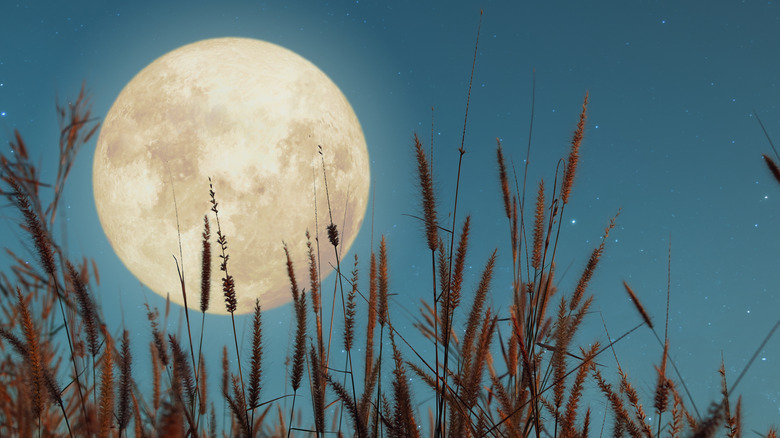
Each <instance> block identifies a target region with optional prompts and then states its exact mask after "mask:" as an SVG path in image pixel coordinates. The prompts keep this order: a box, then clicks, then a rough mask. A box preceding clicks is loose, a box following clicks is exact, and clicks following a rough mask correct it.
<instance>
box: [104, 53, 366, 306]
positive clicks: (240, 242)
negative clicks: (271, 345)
mask: <svg viewBox="0 0 780 438" xmlns="http://www.w3.org/2000/svg"><path fill="white" fill-rule="evenodd" d="M318 145H322V150H323V154H322V156H321V155H320V154H319V153H318V147H317V146H318ZM322 159H324V161H325V171H326V172H327V186H328V191H329V194H330V205H331V209H332V215H333V222H334V223H335V224H336V225H337V226H338V230H339V233H340V243H339V250H340V252H341V253H342V255H344V254H346V251H347V250H348V249H349V246H350V245H351V244H352V242H353V241H354V240H355V237H356V235H357V232H358V230H359V229H360V225H361V223H362V220H363V216H364V213H365V211H366V204H367V200H368V192H369V181H370V176H369V164H368V151H367V148H366V142H365V138H364V137H363V131H362V129H361V127H360V123H359V122H358V119H357V117H356V115H355V113H354V111H353V110H352V107H351V106H350V104H349V102H348V101H347V99H346V98H345V97H344V95H343V94H342V93H341V91H340V90H339V89H338V87H337V86H336V85H335V84H334V83H333V82H332V81H331V80H330V79H329V78H328V77H327V76H326V75H325V74H324V73H323V72H322V71H320V70H319V69H318V68H317V67H316V66H314V65H313V64H312V63H310V62H309V61H307V60H305V59H304V58H302V57H300V56H299V55H297V54H295V53H293V52H291V51H289V50H287V49H284V48H282V47H279V46H277V45H274V44H271V43H268V42H264V41H259V40H253V39H246V38H217V39H209V40H203V41H199V42H195V43H192V44H189V45H186V46H183V47H181V48H178V49H176V50H173V51H172V52H169V53H167V54H166V55H163V56H162V57H160V58H158V59H157V60H155V61H154V62H152V63H151V64H149V65H148V66H147V67H146V68H144V69H143V70H142V71H141V72H140V73H138V74H137V75H136V76H135V77H134V78H133V79H132V80H131V81H130V82H129V83H128V84H127V85H126V86H125V88H124V89H123V90H122V92H121V93H120V94H119V96H118V97H117V99H116V101H115V102H114V104H113V105H112V107H111V109H110V110H109V112H108V115H107V116H106V118H105V121H104V123H103V126H102V128H101V132H100V135H99V138H98V142H97V149H96V151H95V159H94V163H93V184H94V196H95V204H96V206H97V211H98V216H99V217H100V223H101V225H102V227H103V230H104V231H105V233H106V236H107V237H108V240H109V241H110V243H111V245H112V247H113V248H114V251H115V252H116V254H117V255H118V256H119V258H120V259H121V260H122V262H123V263H124V264H125V266H126V267H127V268H128V269H129V270H130V271H131V272H132V273H133V274H134V275H135V276H136V277H137V278H138V279H139V280H140V281H141V282H143V283H144V284H145V285H146V286H147V287H148V288H149V289H151V290H152V291H154V292H155V293H157V294H159V295H161V296H163V297H164V296H166V294H170V299H171V301H173V302H176V303H179V304H182V305H183V303H184V301H183V298H182V293H181V285H180V282H179V277H178V275H177V271H176V264H175V261H174V258H173V256H175V257H176V258H177V259H179V240H178V231H177V214H176V210H175V208H174V205H177V206H178V222H179V230H180V232H181V246H182V253H183V266H184V274H185V280H186V284H187V304H188V305H189V306H190V307H191V308H194V309H197V308H199V306H200V274H201V248H202V233H203V217H204V215H206V214H208V216H209V223H210V225H211V234H212V237H211V242H212V269H211V300H210V306H209V312H213V313H223V314H224V313H226V310H225V302H224V298H223V295H222V287H221V278H222V274H223V273H222V272H221V271H220V270H219V263H220V261H221V259H220V258H219V257H218V255H219V254H220V252H219V245H218V244H217V243H216V223H215V221H214V214H213V213H212V212H211V211H210V207H211V204H210V202H209V200H210V198H209V180H208V177H211V179H212V180H213V184H214V190H215V192H216V199H217V202H218V203H219V205H218V208H219V220H220V224H221V227H222V232H223V233H224V234H225V235H226V237H227V243H228V251H227V252H228V255H229V257H230V258H229V262H228V270H229V272H230V274H231V275H232V276H233V277H234V278H235V284H236V295H237V298H238V308H237V310H236V313H247V312H250V311H252V309H253V308H254V302H255V298H259V299H260V303H261V305H262V306H263V308H264V309H270V308H274V307H277V306H280V305H282V304H285V303H286V302H288V301H290V300H291V295H290V283H289V279H288V277H287V270H286V265H285V262H286V259H285V256H284V250H283V246H282V242H286V243H287V245H288V247H289V249H290V253H291V255H292V256H293V262H294V264H295V268H296V269H295V271H296V276H297V277H298V284H299V285H300V286H306V289H307V290H308V283H309V282H308V278H309V276H308V253H307V247H306V237H305V232H306V230H307V229H308V230H309V231H310V232H311V234H312V244H313V245H316V242H314V238H315V236H319V241H320V242H321V249H322V250H321V257H322V259H321V263H320V266H321V267H322V270H323V271H324V272H323V274H325V275H327V272H329V271H330V270H331V268H330V266H331V264H333V265H334V266H335V254H334V251H333V248H332V246H330V244H329V243H328V239H327V232H326V230H325V227H326V226H327V225H328V224H329V223H330V218H329V215H328V206H327V202H326V197H325V195H326V193H325V181H324V178H323V170H322V161H321V160H322ZM174 193H175V198H176V199H175V200H176V202H175V203H174ZM315 193H316V207H317V211H318V216H319V219H318V221H317V222H318V223H317V224H315ZM317 226H318V227H319V229H317V228H316V227H317ZM179 263H182V260H180V261H179ZM349 269H351V267H350V268H349ZM323 277H324V275H323Z"/></svg>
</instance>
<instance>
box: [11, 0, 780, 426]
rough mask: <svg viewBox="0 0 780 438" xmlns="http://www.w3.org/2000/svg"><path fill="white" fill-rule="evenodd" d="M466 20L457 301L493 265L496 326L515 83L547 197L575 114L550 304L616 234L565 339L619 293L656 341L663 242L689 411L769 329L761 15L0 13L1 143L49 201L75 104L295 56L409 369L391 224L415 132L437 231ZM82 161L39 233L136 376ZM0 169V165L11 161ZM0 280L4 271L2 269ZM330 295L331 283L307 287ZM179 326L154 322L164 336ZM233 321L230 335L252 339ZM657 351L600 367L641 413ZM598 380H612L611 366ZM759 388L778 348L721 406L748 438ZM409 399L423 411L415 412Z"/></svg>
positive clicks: (600, 407) (132, 326)
mask: <svg viewBox="0 0 780 438" xmlns="http://www.w3.org/2000/svg"><path fill="white" fill-rule="evenodd" d="M480 10H484V14H483V15H482V18H481V20H482V24H481V34H480V39H479V47H478V50H477V55H476V66H475V70H474V77H473V87H472V90H471V100H470V106H469V116H468V121H467V123H466V133H465V141H464V146H465V149H466V151H467V154H466V155H465V156H464V162H463V169H462V175H461V183H462V185H461V192H460V197H459V200H458V202H459V207H458V209H459V210H458V218H457V219H456V222H458V223H460V221H461V219H462V218H463V215H464V214H471V215H472V219H473V221H474V227H473V234H472V246H471V250H470V254H469V258H468V277H467V280H466V285H467V287H470V288H471V290H473V288H474V287H475V286H476V283H477V281H478V276H479V274H480V271H481V269H482V266H484V263H485V262H486V260H487V257H488V256H489V254H490V253H491V252H492V250H493V249H494V248H498V253H499V259H498V268H499V271H498V272H499V275H498V277H497V279H496V283H495V284H496V285H495V287H494V288H493V290H492V298H491V300H492V303H493V304H494V306H495V308H496V309H497V311H498V312H499V314H502V312H503V313H504V314H505V313H506V309H507V308H508V305H509V291H510V283H509V270H510V263H511V253H510V247H509V244H508V227H507V224H506V218H505V217H504V216H503V205H502V201H501V193H500V190H499V185H498V177H497V169H496V164H495V139H496V138H499V139H501V141H502V142H503V145H504V148H505V151H506V152H507V154H508V155H509V157H510V158H511V159H512V160H513V163H514V165H515V166H516V168H517V169H518V170H520V169H522V167H523V160H524V159H525V151H526V146H527V143H528V138H529V124H530V119H531V96H532V89H533V87H532V84H533V78H534V76H535V78H536V82H535V83H536V86H535V96H536V97H535V112H534V125H533V135H532V139H531V143H532V149H531V154H530V157H531V158H530V173H529V181H530V182H533V184H534V185H535V184H536V182H537V181H538V179H539V178H540V177H544V178H545V180H546V181H548V182H551V181H552V179H553V177H554V172H555V167H556V164H557V160H558V159H559V158H561V157H564V156H565V155H566V154H567V153H568V143H569V141H570V139H571V134H572V132H573V129H574V127H575V125H576V122H577V117H578V115H579V111H580V107H581V103H582V98H583V96H584V94H585V92H588V93H589V96H590V104H589V106H588V120H587V125H586V131H585V140H584V143H583V147H582V158H581V165H580V168H579V170H578V174H577V177H576V178H577V179H576V181H575V185H574V191H573V193H572V201H571V203H570V204H569V205H567V207H566V211H565V216H564V218H563V219H564V223H563V226H562V229H561V237H560V239H561V240H560V244H559V247H558V251H559V255H558V256H557V268H558V271H557V272H558V275H557V280H558V282H559V287H560V290H561V291H562V292H563V293H569V292H570V291H571V289H572V286H573V283H574V282H576V279H577V277H578V276H579V274H580V272H581V270H582V269H583V268H584V266H585V264H586V262H587V258H588V256H589V254H590V251H591V250H592V249H593V248H594V247H595V246H597V245H598V243H599V241H600V236H601V235H602V234H603V229H604V227H605V226H606V225H607V223H608V222H609V220H610V218H611V217H613V216H614V215H615V214H616V213H617V212H618V210H621V214H620V216H619V217H618V219H617V226H616V228H615V230H613V232H612V233H611V234H610V237H609V241H608V243H607V249H606V254H605V258H604V259H603V263H602V266H601V267H600V268H599V270H598V272H597V274H596V276H595V279H594V281H593V283H592V286H591V289H590V291H591V292H592V293H593V294H594V295H595V304H594V307H593V309H594V313H593V314H592V315H591V316H590V319H589V322H588V323H587V325H586V327H585V330H584V332H583V333H581V338H580V339H578V341H580V342H582V343H587V342H590V341H592V340H595V339H600V340H602V341H605V340H606V338H607V336H606V334H605V333H604V327H603V324H602V321H601V317H603V318H604V321H605V323H606V325H607V327H608V329H609V332H610V334H611V335H612V337H617V336H618V335H620V334H622V333H624V332H625V331H627V330H629V329H630V328H632V327H633V326H635V325H636V324H637V323H639V322H640V317H639V316H638V314H636V312H635V311H634V308H633V307H632V304H631V302H630V301H629V300H628V298H627V297H626V295H625V292H624V290H623V288H622V281H623V280H626V281H627V282H629V283H630V284H631V285H632V287H633V288H634V290H635V291H636V292H637V294H638V295H639V297H640V299H642V301H643V303H644V305H645V307H647V309H648V311H649V312H650V313H651V315H652V316H653V318H654V321H656V326H662V325H663V324H662V323H663V319H664V313H665V311H666V291H667V267H668V252H669V245H670V237H671V307H670V320H669V333H670V335H669V336H670V341H671V349H670V356H671V357H672V358H673V359H674V360H675V362H676V363H677V366H678V368H679V370H680V372H681V374H682V376H683V378H684V379H685V381H686V383H687V385H688V387H689V388H690V390H691V392H692V394H693V396H694V399H695V401H696V403H697V405H698V407H699V410H700V411H702V412H704V411H705V410H706V407H707V404H708V403H709V402H710V401H711V400H713V399H715V398H717V397H718V394H719V391H720V386H719V385H720V381H719V376H718V374H717V370H718V367H719V365H720V361H721V357H722V358H723V360H724V361H725V366H726V374H727V378H728V379H729V380H730V381H734V380H735V379H736V377H737V376H738V375H739V374H740V372H741V371H742V370H743V369H744V368H745V366H746V365H747V362H748V360H749V359H750V357H751V356H752V355H753V353H754V352H755V350H756V348H757V347H758V345H759V344H760V342H761V340H762V339H763V338H764V336H765V335H766V334H767V333H768V331H769V330H770V328H771V327H772V326H773V325H774V323H775V322H776V320H777V319H778V314H780V293H778V287H779V286H780V270H778V266H780V245H778V243H780V237H779V236H780V234H779V233H778V230H779V229H780V185H778V184H777V182H776V181H774V180H773V179H772V177H771V175H770V174H769V172H768V171H767V169H766V167H765V165H764V163H763V162H762V159H761V154H762V153H771V148H770V146H769V143H768V142H767V139H766V138H765V136H764V134H763V132H762V130H761V128H760V126H759V124H758V122H757V120H756V118H755V116H754V115H753V112H754V111H755V113H756V114H758V116H759V117H760V118H761V120H762V121H763V122H764V124H765V126H766V128H767V130H768V132H769V134H770V135H771V136H772V137H774V138H775V139H780V107H778V103H780V87H778V78H780V58H778V56H777V54H778V53H780V7H779V6H778V5H777V4H776V3H775V2H771V1H770V2H766V1H763V2H760V1H742V2H737V1H722V0H721V1H714V2H705V1H689V2H664V1H634V0H630V1H603V2H580V1H577V2H575V1H562V2H551V1H548V2H534V1H527V2H514V1H474V2H465V1H454V2H453V1H450V2H444V1H424V2H423V1H393V2H381V1H366V0H364V1H352V2H346V1H345V2H314V1H268V2H259V1H252V2H248V1H246V2H244V1H241V2H239V1H225V2H216V1H208V2H207V1H189V2H179V1H171V2H153V1H136V2H97V1H81V0H75V1H71V2H43V1H41V2H31V1H18V2H14V1H6V2H3V3H2V5H0V41H1V42H2V44H0V131H2V135H4V136H5V138H9V139H10V138H11V136H12V134H13V132H14V130H19V132H20V133H21V134H22V136H23V137H24V138H25V140H26V142H27V144H28V147H29V148H30V150H31V154H32V156H33V157H35V160H36V161H39V162H40V164H41V169H42V174H41V175H42V180H44V181H53V180H54V177H55V173H54V172H55V171H56V167H55V166H56V160H57V155H56V154H57V139H58V132H57V120H56V114H55V111H54V104H55V99H56V97H57V96H59V98H60V99H61V100H64V99H66V98H67V97H70V96H75V95H77V93H78V91H79V88H80V86H81V84H82V82H85V83H86V86H87V88H88V89H89V90H90V92H91V96H92V102H93V107H92V109H93V114H94V115H96V116H98V117H103V116H105V114H106V113H107V111H108V109H109V108H110V106H111V104H112V102H113V100H114V99H115V98H116V96H117V95H118V94H119V92H120V91H121V89H122V87H124V85H125V84H126V83H127V82H128V81H129V80H130V79H131V78H132V77H133V76H134V75H135V74H136V73H137V72H138V71H140V70H141V69H142V68H143V67H145V66H146V65H147V64H149V63H150V62H152V61H153V60H154V59H156V58H157V57H159V56H161V55H163V54H165V53H166V52H168V51H170V50H173V49H175V48H177V47H180V46H182V45H184V44H187V43H190V42H194V41H197V40H201V39H205V38H212V37H220V36H242V37H251V38H258V39H262V40H267V41H270V42H273V43H275V44H279V45H281V46H284V47H286V48H288V49H290V50H293V51H295V52H297V53H298V54H300V55H302V56H303V57H305V58H307V59H308V60H310V61H311V62H313V63H314V64H315V65H317V66H318V67H319V68H320V69H321V70H323V71H324V72H325V73H326V74H327V75H328V76H329V77H330V78H331V79H332V80H333V81H334V82H335V83H336V84H337V85H338V86H339V87H340V88H341V90H342V91H343V93H344V94H345V95H346V96H347V98H348V99H349V101H350V103H351V104H352V106H353V108H354V109H355V112H356V113H357V116H358V118H359V119H360V122H361V124H362V127H363V130H364V133H365V136H366V140H367V144H368V148H369V153H370V160H371V172H372V181H373V186H374V187H373V188H374V190H375V192H374V193H375V198H374V202H375V214H374V222H373V241H374V243H375V244H376V242H377V241H378V238H379V236H380V235H385V236H386V237H387V238H388V246H389V249H390V274H391V281H392V284H391V288H392V292H393V293H395V294H397V295H395V296H394V299H393V301H392V303H391V308H392V317H393V318H394V320H395V323H396V326H397V327H398V328H399V330H401V331H404V332H405V333H409V334H410V337H411V338H412V339H413V340H415V341H414V342H415V343H416V344H415V345H417V346H418V348H419V350H420V352H421V354H425V352H428V353H430V354H432V351H431V348H430V346H428V345H427V344H426V343H425V341H423V340H422V339H421V338H420V337H419V336H414V335H412V334H413V333H415V331H414V330H415V329H414V328H413V327H412V323H413V321H414V315H416V314H417V301H418V299H419V298H427V297H428V294H429V293H430V291H429V289H428V287H429V284H430V266H429V263H430V261H429V260H430V254H429V252H428V250H427V248H426V245H425V241H424V236H423V235H424V230H423V228H422V227H421V226H420V224H419V223H418V222H417V221H415V220H414V219H412V218H410V217H409V216H407V215H406V214H418V213H419V212H420V210H421V208H420V205H419V202H418V201H417V199H418V196H417V192H416V189H415V186H414V177H415V175H414V161H413V158H414V156H413V153H412V151H413V149H412V138H413V134H414V133H415V132H416V133H418V134H419V135H420V137H421V138H422V139H424V140H425V142H426V145H427V144H428V143H430V139H431V138H433V147H434V167H435V185H436V190H437V194H438V196H439V200H440V201H441V203H440V211H441V213H442V214H443V215H444V216H445V217H446V212H447V211H451V209H452V207H451V205H452V202H453V196H452V195H453V188H454V185H455V176H456V170H457V158H458V153H457V148H458V147H459V146H460V145H461V140H462V138H463V128H464V114H465V109H466V97H467V91H468V85H469V75H470V72H471V68H472V62H473V60H474V58H473V56H474V47H475V41H476V36H477V27H478V24H479V22H480ZM432 107H433V108H434V111H433V116H434V121H433V131H432V130H431V121H432V120H431V119H432V117H431V116H432V112H431V108H432ZM778 141H780V140H778ZM94 146H95V145H94V140H93V141H92V142H91V143H90V144H88V145H87V146H86V147H85V148H84V149H83V150H82V152H81V154H80V156H79V159H78V161H77V163H76V165H75V167H74V169H73V171H72V175H71V177H70V179H69V182H68V187H67V190H66V194H65V202H64V203H63V207H62V210H61V216H60V218H59V220H60V221H61V223H62V224H64V226H63V229H62V230H60V229H58V230H56V233H57V235H58V236H60V238H66V239H67V250H68V252H69V253H70V254H71V255H72V256H73V257H74V258H80V257H81V256H82V255H84V256H86V257H90V258H94V259H95V260H96V261H97V264H98V267H99V269H100V273H101V284H100V286H99V287H94V289H93V291H94V292H95V293H96V295H97V296H98V297H99V301H100V302H101V303H102V305H103V312H104V314H105V316H106V320H107V321H108V322H109V325H110V326H109V329H110V330H111V331H112V332H113V333H119V332H120V330H121V327H122V324H124V325H125V326H126V327H127V328H128V329H129V330H130V331H131V334H132V335H133V339H134V340H135V339H137V340H138V341H134V342H136V345H135V349H136V350H137V351H138V352H139V354H138V356H139V357H144V356H143V353H145V352H146V351H147V347H146V343H147V342H148V340H149V339H150V337H149V336H150V332H151V330H150V328H149V326H148V323H147V321H146V311H145V308H144V302H148V303H149V304H150V305H152V306H158V307H163V306H164V300H163V299H161V298H159V297H157V296H156V295H155V294H154V293H152V292H150V291H149V290H147V289H146V288H145V287H144V286H143V285H141V284H139V282H138V281H137V280H136V279H135V278H134V277H133V276H132V274H131V273H130V272H129V271H127V270H126V269H125V268H124V266H123V265H122V264H121V262H120V261H119V259H118V258H117V257H116V256H115V255H114V253H113V250H112V249H111V247H110V245H109V243H108V241H107V239H106V237H105V235H104V234H103V233H102V231H101V228H100V223H99V220H98V217H97V214H96V211H95V206H94V201H93V199H92V185H91V170H92V157H93V152H94ZM3 147H4V151H3V153H8V152H9V148H8V146H7V143H4V146H3ZM5 207H6V206H4V208H3V210H2V213H1V214H2V217H3V219H6V220H4V221H3V224H2V226H0V236H2V241H3V242H10V243H8V245H15V243H14V242H16V241H17V238H18V237H17V236H18V235H19V233H18V229H17V228H16V225H15V222H14V220H15V219H16V215H15V213H14V212H12V211H11V209H10V208H5ZM369 215H370V212H369ZM371 241H372V235H371V221H370V216H369V219H368V220H366V221H365V222H364V227H363V229H362V231H361V233H360V235H359V237H358V239H357V241H356V242H355V245H354V246H353V248H352V251H356V252H357V254H358V255H359V257H360V258H361V260H362V262H361V268H363V267H365V266H367V264H366V263H365V261H367V260H368V255H369V252H370V245H371ZM280 251H281V249H280ZM348 259H351V256H348ZM3 260H4V261H3V265H2V266H3V269H5V266H7V264H8V263H9V262H10V259H7V258H6V259H3ZM365 272H366V270H362V271H361V274H362V277H363V279H364V281H365V278H366V277H367V274H366V273H365ZM171 275H176V273H175V271H172V272H171ZM332 287H333V286H332V277H331V278H329V279H327V280H326V283H325V286H324V288H325V290H332ZM120 309H121V310H120ZM179 313H180V312H179V309H178V308H175V309H173V311H172V317H171V322H170V324H169V329H170V330H172V331H174V332H175V331H176V330H177V324H178V318H179V317H178V315H179ZM291 316H292V309H291V308H290V307H282V308H280V309H275V310H271V311H268V312H267V313H266V315H265V324H266V327H267V330H268V333H270V335H269V336H267V337H266V339H268V341H267V342H268V351H271V352H273V353H272V354H270V355H268V356H266V366H267V369H268V370H269V373H268V374H267V377H268V378H269V380H268V381H269V387H268V388H267V390H266V391H265V392H264V394H265V396H268V397H271V396H272V394H280V393H284V391H285V387H284V386H282V385H281V384H279V382H280V381H281V380H282V378H283V376H284V373H283V371H282V369H283V367H284V358H285V355H286V353H287V344H288V342H289V340H290V339H291V337H292V335H291V333H292V331H291V327H292V326H291V323H290V318H291ZM239 323H240V326H241V327H244V326H246V325H248V324H249V319H248V318H241V319H239ZM207 327H208V328H210V330H209V332H210V333H209V335H208V337H207V345H208V346H209V348H210V349H212V350H211V351H214V352H215V354H214V356H215V357H216V356H217V354H218V352H219V351H220V350H221V346H222V344H223V343H224V339H226V336H227V335H228V334H229V333H230V322H229V319H227V318H220V317H214V318H211V320H209V319H208V318H207ZM239 330H241V329H239ZM661 350H662V349H661V347H660V346H659V345H658V343H657V341H656V340H655V338H654V337H653V335H652V333H651V332H650V331H649V330H646V329H640V330H638V331H636V332H634V333H633V334H632V335H630V336H629V337H627V338H625V339H624V340H623V341H621V342H620V343H618V344H617V345H616V353H617V356H618V358H619V359H620V364H621V366H622V367H623V368H624V369H626V370H627V371H628V373H629V375H631V376H633V377H634V382H635V383H636V385H637V388H638V389H639V391H640V394H642V395H643V396H644V397H646V400H647V403H648V405H650V404H651V395H652V392H653V387H654V384H655V377H654V374H653V373H654V370H653V364H655V363H657V362H658V361H659V360H660V357H661ZM140 360H143V359H140ZM603 362H605V363H607V364H608V365H609V366H612V367H614V359H612V358H611V357H610V358H606V357H605V358H604V359H603ZM778 366H780V338H773V339H771V340H770V342H769V343H768V344H767V345H766V347H765V348H764V349H763V350H762V351H760V352H759V355H758V359H757V361H756V362H755V363H754V364H753V366H752V368H751V369H750V370H749V372H748V373H747V374H746V376H745V377H744V379H743V381H742V382H741V383H740V386H739V387H738V388H737V392H738V393H741V394H742V395H743V402H744V412H745V416H744V418H745V423H746V424H747V427H748V429H749V430H750V429H756V430H759V431H762V432H765V431H766V428H767V427H768V426H769V425H770V424H776V425H777V424H780V378H778V374H777V369H778ZM212 369H217V366H216V363H215V366H213V367H212ZM139 373H141V375H143V374H142V373H143V369H142V368H140V367H139ZM215 375H216V374H215ZM213 393H214V394H216V391H215V392H213ZM417 401H418V402H419V403H421V404H422V403H425V402H426V398H425V396H424V395H422V393H421V395H420V396H419V400H417ZM590 403H591V407H592V408H593V409H594V414H595V412H598V413H599V416H595V415H594V418H601V417H600V415H603V412H604V406H605V402H604V399H603V398H602V397H601V396H596V397H594V398H592V399H591V400H590Z"/></svg>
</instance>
